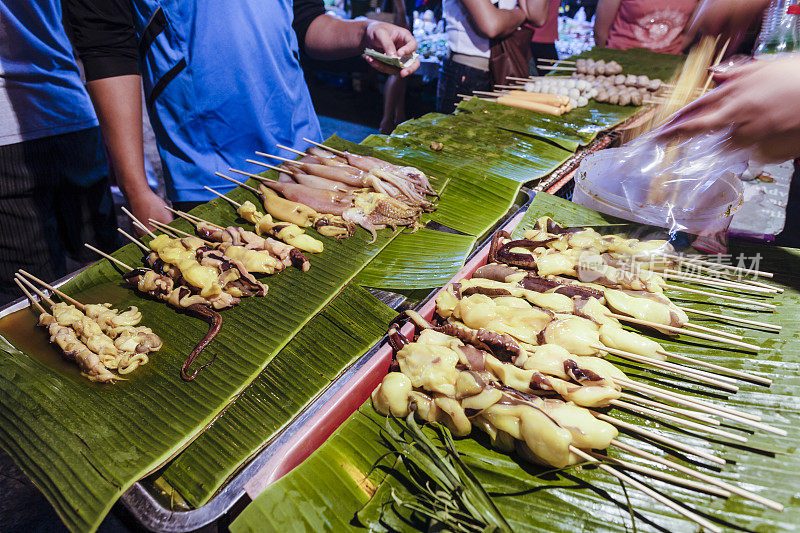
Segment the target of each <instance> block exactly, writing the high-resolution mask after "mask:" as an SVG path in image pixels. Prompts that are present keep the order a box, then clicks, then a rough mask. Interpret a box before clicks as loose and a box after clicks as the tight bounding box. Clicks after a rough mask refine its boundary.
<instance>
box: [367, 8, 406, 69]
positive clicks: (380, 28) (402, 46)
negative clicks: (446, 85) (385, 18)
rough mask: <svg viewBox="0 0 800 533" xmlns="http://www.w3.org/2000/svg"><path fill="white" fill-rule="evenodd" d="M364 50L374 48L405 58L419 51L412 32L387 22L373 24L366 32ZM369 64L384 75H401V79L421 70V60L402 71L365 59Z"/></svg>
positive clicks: (369, 58) (389, 54)
mask: <svg viewBox="0 0 800 533" xmlns="http://www.w3.org/2000/svg"><path fill="white" fill-rule="evenodd" d="M364 48H372V49H373V50H377V51H378V52H383V53H384V54H386V55H388V56H392V57H403V56H406V55H409V54H411V53H412V52H414V51H415V50H416V49H417V40H416V39H414V36H413V35H411V32H410V31H408V30H407V29H405V28H401V27H400V26H395V25H394V24H389V23H386V22H373V23H371V24H370V25H369V26H367V29H366V30H365V31H364ZM365 59H366V61H367V63H369V65H370V66H371V67H372V68H374V69H375V70H378V71H380V72H383V73H384V74H399V75H400V76H401V77H403V78H405V77H406V76H409V75H411V74H412V73H413V72H414V71H415V70H417V69H418V68H419V59H417V60H416V61H414V64H413V65H411V66H409V67H406V68H404V69H402V70H400V69H397V68H394V67H391V66H389V65H387V64H385V63H381V62H380V61H376V60H375V59H372V58H371V57H365Z"/></svg>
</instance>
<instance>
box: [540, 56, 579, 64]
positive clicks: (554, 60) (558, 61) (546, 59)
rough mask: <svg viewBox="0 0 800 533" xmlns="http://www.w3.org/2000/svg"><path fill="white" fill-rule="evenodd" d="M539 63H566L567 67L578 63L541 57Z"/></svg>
mask: <svg viewBox="0 0 800 533" xmlns="http://www.w3.org/2000/svg"><path fill="white" fill-rule="evenodd" d="M537 61H547V62H548V63H566V64H567V65H575V64H576V63H577V62H576V61H570V60H569V59H549V58H546V57H540V58H538V59H537Z"/></svg>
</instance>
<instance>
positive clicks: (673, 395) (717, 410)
mask: <svg viewBox="0 0 800 533" xmlns="http://www.w3.org/2000/svg"><path fill="white" fill-rule="evenodd" d="M614 381H620V382H622V381H624V382H625V383H628V384H630V385H632V387H631V389H633V390H636V389H634V387H636V388H638V389H639V390H638V391H637V392H642V391H643V390H651V391H653V392H654V393H656V392H657V393H658V394H661V395H664V396H666V397H667V399H669V401H674V402H675V403H680V404H681V405H685V406H687V407H691V408H692V409H695V408H698V407H704V408H706V409H710V410H712V411H714V412H710V411H708V410H705V411H703V412H705V413H708V414H711V415H715V416H723V414H728V415H731V416H735V417H738V418H743V419H745V420H750V421H753V422H758V421H760V420H761V417H760V416H759V415H754V414H751V413H745V412H744V411H739V410H736V409H731V408H730V407H723V406H720V405H714V404H711V403H708V402H705V401H703V400H700V399H699V398H696V397H694V396H687V395H685V394H681V393H679V392H672V391H670V390H667V389H662V388H659V387H656V386H654V385H648V384H646V383H642V382H639V381H633V380H631V379H630V378H627V377H626V378H614ZM679 400H680V401H679ZM681 402H686V403H681ZM698 410H700V409H698Z"/></svg>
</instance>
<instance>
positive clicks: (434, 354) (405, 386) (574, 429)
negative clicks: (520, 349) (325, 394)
mask: <svg viewBox="0 0 800 533" xmlns="http://www.w3.org/2000/svg"><path fill="white" fill-rule="evenodd" d="M397 361H398V363H399V365H400V370H401V372H391V373H389V374H387V375H386V377H385V378H384V380H383V382H382V383H381V384H380V385H379V386H378V388H376V389H375V391H374V392H373V394H372V400H373V405H374V406H375V408H376V409H377V410H378V411H379V412H381V413H384V414H389V413H391V414H394V415H395V416H403V415H406V414H407V413H408V412H409V411H410V407H411V406H413V408H414V411H415V413H416V416H417V417H418V418H420V419H421V420H424V421H427V422H437V421H438V422H441V423H443V424H445V425H446V426H447V427H448V428H449V429H450V430H451V431H452V432H453V433H454V434H456V435H462V436H463V435H468V434H469V433H470V432H471V431H472V427H473V426H475V427H477V428H478V429H480V430H482V431H484V432H486V433H487V434H488V435H489V437H490V439H491V441H492V443H493V445H494V446H496V447H497V448H499V449H501V450H505V451H511V450H512V449H515V448H516V449H517V451H519V452H520V454H521V455H522V456H523V457H526V458H528V459H530V460H533V461H536V462H539V463H544V464H547V465H551V466H555V467H564V466H567V465H570V464H574V463H576V462H578V461H579V459H578V458H577V457H576V456H575V455H574V454H573V453H572V452H571V451H570V446H576V447H578V448H583V449H604V448H606V447H607V446H608V445H609V444H610V442H611V440H613V439H614V438H615V437H616V436H617V431H616V429H614V427H613V426H611V425H610V424H608V423H606V422H603V421H601V420H598V419H596V418H595V417H594V416H593V415H592V414H591V413H590V412H589V411H587V410H586V409H584V408H582V407H580V406H578V405H575V404H574V403H571V402H564V401H562V400H545V399H541V398H539V397H537V396H534V395H532V394H525V392H524V391H520V392H515V391H514V390H512V389H513V385H509V383H506V382H505V381H503V379H504V378H505V379H507V380H508V381H509V382H513V383H514V384H516V385H517V386H519V387H520V388H521V389H528V390H530V387H529V386H528V384H526V383H524V377H525V376H527V375H528V373H530V375H533V371H526V370H524V369H520V368H516V367H514V366H513V365H509V364H507V363H502V362H500V361H498V360H496V359H495V358H493V357H492V356H491V355H488V354H486V353H485V352H481V351H480V350H477V349H476V348H474V347H473V346H469V345H464V344H463V343H462V342H461V341H459V340H458V339H455V338H453V337H450V336H448V335H444V334H442V333H439V332H436V331H433V330H424V331H422V333H421V334H420V336H419V338H418V340H417V341H416V342H413V343H410V344H407V345H406V346H404V347H403V348H402V349H401V350H399V351H398V352H397ZM460 368H468V369H469V370H461V369H460ZM511 368H514V369H516V371H518V372H521V373H522V374H519V375H517V376H516V381H515V380H514V379H511V378H508V376H507V375H506V374H507V373H508V372H511V370H510V369H511ZM498 373H499V374H500V375H499V376H498ZM498 382H500V383H503V385H505V386H506V387H508V388H507V389H502V388H500V386H499V385H498ZM575 387H577V388H580V385H575Z"/></svg>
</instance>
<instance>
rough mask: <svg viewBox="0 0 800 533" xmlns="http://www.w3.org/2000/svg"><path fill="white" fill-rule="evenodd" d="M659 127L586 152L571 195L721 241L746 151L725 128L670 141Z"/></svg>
mask: <svg viewBox="0 0 800 533" xmlns="http://www.w3.org/2000/svg"><path fill="white" fill-rule="evenodd" d="M656 137H657V131H653V132H650V133H648V134H646V135H643V136H641V137H639V138H637V139H634V140H633V141H631V142H629V143H628V144H626V145H624V146H622V147H620V148H612V149H609V150H603V151H601V152H597V153H595V154H592V155H590V156H588V157H587V158H586V159H584V161H583V162H582V163H581V165H580V167H579V168H578V171H577V173H576V176H575V194H574V197H573V201H574V202H576V203H578V204H581V205H584V206H586V207H590V208H592V209H595V210H597V211H600V212H602V213H607V214H609V215H614V216H618V217H620V218H624V219H627V220H633V221H636V222H641V223H644V224H650V225H653V226H659V227H662V228H666V229H667V230H669V231H670V233H674V232H678V231H683V232H687V233H692V234H696V235H701V236H705V237H715V238H717V239H718V240H720V241H723V240H724V239H722V238H721V237H722V236H724V233H725V231H726V230H727V228H728V225H729V224H730V221H731V218H732V217H733V213H734V211H735V210H736V209H737V208H738V207H739V206H740V205H741V203H742V184H741V181H740V179H739V177H740V176H741V174H742V173H743V172H744V170H745V169H746V168H747V161H748V154H747V153H746V152H744V151H741V150H732V149H731V148H730V147H729V144H728V142H727V140H728V138H729V135H728V133H727V132H710V133H705V134H702V135H698V136H695V137H693V138H691V139H688V140H683V141H679V142H678V141H676V142H673V143H670V144H667V143H665V142H664V141H663V140H660V139H658V140H657V139H656Z"/></svg>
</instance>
